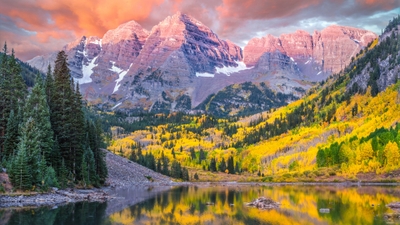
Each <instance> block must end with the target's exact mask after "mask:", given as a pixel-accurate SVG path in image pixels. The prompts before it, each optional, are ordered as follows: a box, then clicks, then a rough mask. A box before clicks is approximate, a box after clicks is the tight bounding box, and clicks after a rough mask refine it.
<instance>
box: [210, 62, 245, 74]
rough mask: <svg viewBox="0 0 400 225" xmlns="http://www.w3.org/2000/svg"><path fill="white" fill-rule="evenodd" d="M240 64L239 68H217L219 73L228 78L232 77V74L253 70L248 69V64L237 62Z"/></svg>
mask: <svg viewBox="0 0 400 225" xmlns="http://www.w3.org/2000/svg"><path fill="white" fill-rule="evenodd" d="M236 63H237V64H238V66H237V67H233V66H224V67H222V68H219V67H217V68H216V69H217V73H222V74H225V75H227V76H230V75H231V74H232V73H237V72H240V71H243V70H248V69H251V68H253V67H248V68H247V67H246V64H245V63H244V62H236Z"/></svg>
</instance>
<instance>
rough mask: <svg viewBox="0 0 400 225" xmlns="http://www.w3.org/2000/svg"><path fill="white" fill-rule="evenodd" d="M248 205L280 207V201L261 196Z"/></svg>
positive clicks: (270, 207)
mask: <svg viewBox="0 0 400 225" xmlns="http://www.w3.org/2000/svg"><path fill="white" fill-rule="evenodd" d="M246 206H251V207H256V208H258V209H276V208H279V206H280V203H279V202H275V201H273V200H272V199H270V198H266V197H259V198H257V199H255V200H253V201H252V202H250V203H246Z"/></svg>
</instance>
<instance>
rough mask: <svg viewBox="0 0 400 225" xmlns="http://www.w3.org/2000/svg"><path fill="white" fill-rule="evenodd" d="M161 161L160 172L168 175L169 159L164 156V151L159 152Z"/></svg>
mask: <svg viewBox="0 0 400 225" xmlns="http://www.w3.org/2000/svg"><path fill="white" fill-rule="evenodd" d="M161 161H162V170H161V173H162V174H164V175H167V176H168V175H169V169H168V167H169V165H168V164H169V160H168V158H167V157H165V155H164V151H163V152H162V153H161Z"/></svg>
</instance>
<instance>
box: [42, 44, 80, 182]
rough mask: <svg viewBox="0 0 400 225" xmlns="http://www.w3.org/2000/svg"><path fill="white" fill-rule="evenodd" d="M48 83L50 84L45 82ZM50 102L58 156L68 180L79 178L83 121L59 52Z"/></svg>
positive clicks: (72, 84)
mask: <svg viewBox="0 0 400 225" xmlns="http://www.w3.org/2000/svg"><path fill="white" fill-rule="evenodd" d="M49 83H50V82H49ZM53 91H54V92H53V94H52V96H51V98H50V112H51V115H50V119H51V126H52V128H53V131H54V135H55V137H57V138H58V143H59V146H60V154H61V156H62V158H63V159H64V160H65V166H66V168H67V170H68V172H70V173H71V174H72V179H73V180H74V181H76V179H77V178H79V176H80V175H81V174H80V166H81V162H82V155H83V147H84V141H85V133H84V130H85V121H84V115H83V111H82V102H81V96H80V93H79V88H76V90H74V83H73V80H72V79H71V75H70V70H69V68H68V63H67V55H66V54H65V52H64V51H60V52H59V53H58V55H57V59H56V62H55V67H54V88H53Z"/></svg>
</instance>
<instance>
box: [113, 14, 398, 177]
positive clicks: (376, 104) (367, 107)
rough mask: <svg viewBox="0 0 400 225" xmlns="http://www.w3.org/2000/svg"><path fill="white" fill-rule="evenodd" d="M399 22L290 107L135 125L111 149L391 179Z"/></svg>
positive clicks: (285, 173)
mask: <svg viewBox="0 0 400 225" xmlns="http://www.w3.org/2000/svg"><path fill="white" fill-rule="evenodd" d="M394 21H400V20H399V18H396V19H395V20H394ZM399 26H400V23H399V22H397V24H396V25H393V26H392V28H391V29H385V30H386V32H385V33H384V34H383V35H381V37H380V39H379V41H378V40H377V41H375V42H374V43H371V45H370V46H369V48H368V49H366V50H363V51H360V52H359V53H358V54H357V57H356V59H355V60H354V61H353V62H352V63H351V65H349V66H348V67H346V68H345V69H344V71H343V72H342V73H338V74H335V75H333V76H331V77H330V78H329V79H328V80H327V81H326V82H321V84H320V85H319V86H317V87H314V88H311V89H310V91H309V92H308V94H307V95H306V96H305V97H304V98H302V99H300V100H298V101H295V102H293V103H291V104H289V105H288V106H285V107H282V108H279V109H277V110H271V111H269V112H263V113H260V114H257V115H254V116H251V117H245V118H242V119H240V120H238V121H234V120H235V119H234V118H232V119H218V120H217V119H215V118H213V117H210V116H207V115H202V116H192V117H191V116H185V117H184V118H182V119H181V120H180V121H176V122H172V121H170V122H166V124H165V125H157V126H149V127H146V128H145V129H138V130H135V131H134V132H132V133H129V134H127V135H126V137H124V138H121V139H119V140H117V141H116V142H114V143H113V144H112V145H111V146H110V148H112V149H119V148H120V147H122V148H123V149H124V150H125V151H126V154H128V155H129V154H130V152H131V150H130V149H129V145H127V143H132V141H133V142H135V143H141V144H142V145H143V146H144V150H145V151H151V152H152V153H153V154H154V155H155V156H156V158H157V157H159V155H160V154H161V152H162V151H163V152H164V154H165V155H166V156H168V157H170V158H171V159H173V158H174V159H176V160H178V161H180V162H181V163H183V164H184V165H186V166H190V167H192V168H197V169H199V170H200V169H205V170H211V171H213V169H212V168H214V166H213V165H211V163H210V162H216V165H217V166H216V167H217V168H221V170H220V169H218V170H220V171H222V172H225V168H226V167H225V166H226V164H225V166H222V167H221V166H220V165H224V163H225V162H226V161H228V159H230V158H231V157H233V161H234V162H235V165H237V167H238V169H236V168H235V170H234V171H231V170H229V169H228V172H229V173H231V172H233V173H235V172H237V171H239V173H240V172H250V173H257V172H258V173H259V174H260V175H261V174H264V175H266V176H267V177H266V178H265V179H268V180H275V181H282V180H307V181H312V180H315V179H318V180H330V181H332V180H333V179H339V180H343V179H357V177H358V178H360V179H364V178H365V177H368V179H372V178H373V177H377V179H388V180H392V179H394V178H393V177H391V175H390V172H391V171H395V170H398V169H400V167H399V165H400V150H399V146H400V125H399V122H400V83H399V82H398V78H399V73H398V71H399V68H400V62H399V60H398V58H399V57H400V41H399V37H400V34H399V28H400V27H399ZM388 27H389V26H388ZM383 62H387V64H383ZM374 63H375V64H374ZM371 65H372V66H371ZM374 67H377V68H379V71H381V72H380V73H379V76H375V75H374V73H375V72H374V71H375V69H374ZM365 71H368V73H365ZM363 74H366V75H367V76H368V77H367V80H370V82H368V85H367V87H366V89H354V88H353V86H354V85H352V84H354V83H357V81H358V79H359V77H360V76H361V75H363ZM385 74H394V78H393V77H392V76H387V75H385ZM379 79H382V81H384V82H382V83H384V84H385V85H386V86H380V81H379ZM374 81H375V84H374ZM395 82H396V83H395ZM376 84H379V85H378V87H377V89H376V90H374V86H375V85H376ZM178 150H179V151H178ZM202 151H203V152H205V153H202V154H203V155H204V154H205V159H204V156H203V157H200V152H202ZM365 173H368V174H370V175H368V176H367V175H365ZM376 174H378V175H379V174H382V175H379V176H378V175H376ZM363 177H364V178H363ZM371 177H372V178H371ZM365 179H366V178H365Z"/></svg>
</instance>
